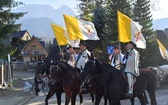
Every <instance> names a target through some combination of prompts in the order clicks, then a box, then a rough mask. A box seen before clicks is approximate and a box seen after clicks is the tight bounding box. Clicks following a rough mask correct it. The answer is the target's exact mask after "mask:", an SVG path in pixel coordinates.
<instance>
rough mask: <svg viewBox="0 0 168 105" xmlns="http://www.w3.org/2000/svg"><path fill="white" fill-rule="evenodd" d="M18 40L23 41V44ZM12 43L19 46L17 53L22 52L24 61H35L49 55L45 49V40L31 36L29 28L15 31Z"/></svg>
mask: <svg viewBox="0 0 168 105" xmlns="http://www.w3.org/2000/svg"><path fill="white" fill-rule="evenodd" d="M18 41H21V44H19V43H16V42H18ZM11 44H12V45H14V46H16V47H17V48H18V49H17V52H18V53H17V54H20V56H21V57H22V60H23V61H29V62H35V61H37V60H40V59H43V58H44V57H47V55H48V52H47V51H46V49H45V42H44V41H39V40H38V38H36V37H35V36H32V37H31V35H30V34H29V32H28V31H27V30H22V31H18V32H14V33H13V34H12V42H11ZM13 58H15V57H13ZM16 59H17V58H16Z"/></svg>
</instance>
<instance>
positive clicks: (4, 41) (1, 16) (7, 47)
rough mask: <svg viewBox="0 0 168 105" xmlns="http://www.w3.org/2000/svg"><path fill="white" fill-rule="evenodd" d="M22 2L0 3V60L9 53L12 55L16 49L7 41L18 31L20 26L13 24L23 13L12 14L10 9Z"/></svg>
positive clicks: (8, 1) (9, 0)
mask: <svg viewBox="0 0 168 105" xmlns="http://www.w3.org/2000/svg"><path fill="white" fill-rule="evenodd" d="M19 5H23V3H22V2H14V1H13V0H1V1H0V51H1V53H0V58H3V57H5V56H6V55H7V54H9V53H14V52H15V51H16V47H13V46H12V45H11V44H10V43H9V41H11V40H9V39H11V34H12V33H13V32H15V31H18V30H19V29H20V26H21V24H15V21H16V20H18V19H19V18H20V17H22V16H23V15H24V14H25V13H12V12H11V9H12V8H15V7H17V6H19Z"/></svg>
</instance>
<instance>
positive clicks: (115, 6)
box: [101, 0, 131, 60]
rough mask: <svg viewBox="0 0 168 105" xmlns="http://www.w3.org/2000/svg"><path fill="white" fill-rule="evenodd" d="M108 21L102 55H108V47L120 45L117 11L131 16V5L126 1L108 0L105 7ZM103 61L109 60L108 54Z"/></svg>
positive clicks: (106, 22)
mask: <svg viewBox="0 0 168 105" xmlns="http://www.w3.org/2000/svg"><path fill="white" fill-rule="evenodd" d="M105 9H106V20H105V28H104V34H103V36H104V37H103V38H102V39H101V40H103V42H102V46H103V49H102V53H103V54H106V53H107V50H106V48H107V46H110V45H115V44H118V19H117V10H119V11H120V12H122V13H124V14H126V15H127V16H129V17H130V16H131V3H130V2H127V1H126V0H108V1H107V3H106V6H105ZM103 59H106V60H107V54H106V56H104V58H103Z"/></svg>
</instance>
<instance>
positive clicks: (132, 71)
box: [123, 41, 139, 97]
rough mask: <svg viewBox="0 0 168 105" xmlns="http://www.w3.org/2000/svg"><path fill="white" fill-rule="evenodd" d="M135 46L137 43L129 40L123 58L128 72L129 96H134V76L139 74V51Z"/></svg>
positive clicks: (125, 70)
mask: <svg viewBox="0 0 168 105" xmlns="http://www.w3.org/2000/svg"><path fill="white" fill-rule="evenodd" d="M135 47H136V44H135V43H133V42H132V41H129V42H127V43H126V50H127V53H126V54H125V55H124V58H123V65H124V72H125V73H126V74H127V78H128V86H129V89H128V93H127V94H126V96H127V97H132V96H133V82H134V81H133V77H138V76H139V67H138V65H139V53H138V51H137V50H136V49H135Z"/></svg>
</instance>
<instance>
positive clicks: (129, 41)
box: [125, 41, 136, 47]
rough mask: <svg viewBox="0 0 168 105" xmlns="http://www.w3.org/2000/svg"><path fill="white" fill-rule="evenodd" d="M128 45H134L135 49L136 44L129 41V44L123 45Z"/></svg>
mask: <svg viewBox="0 0 168 105" xmlns="http://www.w3.org/2000/svg"><path fill="white" fill-rule="evenodd" d="M128 43H130V44H132V45H134V47H136V44H135V43H134V42H132V41H129V42H126V43H125V44H126V45H127V44H128Z"/></svg>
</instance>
